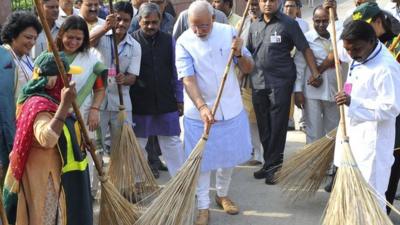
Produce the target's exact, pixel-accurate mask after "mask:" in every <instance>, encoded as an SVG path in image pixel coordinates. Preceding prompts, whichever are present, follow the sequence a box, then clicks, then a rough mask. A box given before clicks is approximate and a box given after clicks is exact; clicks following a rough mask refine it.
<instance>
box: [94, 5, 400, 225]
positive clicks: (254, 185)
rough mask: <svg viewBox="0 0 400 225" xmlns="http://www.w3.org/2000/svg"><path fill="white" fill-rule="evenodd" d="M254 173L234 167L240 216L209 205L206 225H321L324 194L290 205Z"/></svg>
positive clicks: (297, 137) (293, 145) (292, 140)
mask: <svg viewBox="0 0 400 225" xmlns="http://www.w3.org/2000/svg"><path fill="white" fill-rule="evenodd" d="M303 2H306V1H303ZM314 2H315V5H318V4H320V3H321V0H316V1H314ZM338 2H339V4H338V8H339V10H338V12H339V16H340V17H341V18H343V17H345V16H344V15H348V12H349V10H350V9H352V8H353V0H339V1H338ZM378 2H379V4H380V5H381V6H384V5H385V4H386V3H387V2H389V0H379V1H378ZM311 14H312V8H310V7H308V6H307V5H305V6H304V7H303V18H305V19H306V20H308V21H311ZM310 25H311V23H310ZM310 27H311V26H310ZM304 142H305V135H304V133H302V132H299V131H291V132H289V133H288V136H287V143H286V150H285V151H286V155H288V154H290V153H292V152H293V151H294V150H296V149H298V148H301V147H302V146H303V145H304ZM258 169H259V167H254V166H238V167H237V168H236V169H235V173H234V175H233V179H232V183H231V189H230V194H229V195H230V197H231V198H232V200H234V201H235V202H236V203H237V204H238V205H239V207H240V208H241V212H240V214H239V215H235V216H231V215H227V214H226V213H224V212H223V211H222V210H221V209H220V208H219V207H218V206H217V205H216V204H215V202H214V201H212V205H211V219H210V225H318V224H321V222H320V220H321V215H322V213H323V210H324V208H325V206H326V203H327V200H328V198H329V194H328V193H326V192H324V191H323V190H322V189H321V190H320V191H319V192H318V193H317V195H316V196H315V198H313V199H311V200H308V201H303V202H297V203H295V204H293V203H291V202H290V201H289V200H287V199H286V198H285V197H284V196H283V195H282V193H281V191H280V188H279V186H269V185H266V184H264V180H255V179H254V178H253V172H254V171H256V170H258ZM167 180H168V174H167V173H166V172H161V178H160V179H159V180H158V181H159V182H160V184H163V183H165V182H166V181H167ZM212 182H213V183H212V186H213V187H215V186H214V185H215V184H214V179H212ZM211 194H212V199H214V196H215V190H214V189H213V191H212V193H211ZM361 204H362V203H361ZM396 206H397V207H400V205H399V202H396ZM96 211H97V210H96ZM392 219H393V221H394V223H395V224H397V225H400V216H392ZM149 225H151V224H149Z"/></svg>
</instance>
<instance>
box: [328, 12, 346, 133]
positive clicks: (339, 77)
mask: <svg viewBox="0 0 400 225" xmlns="http://www.w3.org/2000/svg"><path fill="white" fill-rule="evenodd" d="M329 19H330V22H331V25H332V37H331V41H332V47H333V56H334V58H335V68H336V80H337V88H338V91H339V92H340V91H342V90H343V76H342V72H341V69H340V61H339V55H338V50H337V43H336V26H335V12H334V11H333V8H329ZM339 111H340V126H339V127H340V129H341V131H342V135H343V137H347V131H346V121H345V112H344V105H341V106H339Z"/></svg>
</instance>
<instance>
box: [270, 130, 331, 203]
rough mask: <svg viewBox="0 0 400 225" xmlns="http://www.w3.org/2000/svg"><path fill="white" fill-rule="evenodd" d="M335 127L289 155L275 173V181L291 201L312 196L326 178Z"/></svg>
mask: <svg viewBox="0 0 400 225" xmlns="http://www.w3.org/2000/svg"><path fill="white" fill-rule="evenodd" d="M335 137H336V129H334V130H332V131H331V132H329V133H328V134H327V135H326V136H325V137H323V138H320V139H318V140H317V141H315V142H313V143H311V144H307V145H305V146H304V147H303V148H302V149H300V150H298V151H297V152H295V153H294V154H293V155H291V156H289V157H288V159H287V160H285V161H284V162H283V165H282V168H281V169H280V171H279V172H278V173H277V178H276V180H277V182H278V183H279V184H280V185H281V186H282V188H283V190H284V193H285V195H287V197H288V198H289V199H291V200H293V201H295V200H298V199H301V198H309V197H312V196H314V194H315V193H316V192H317V191H318V189H319V187H320V185H321V184H322V183H323V181H324V179H325V178H326V172H327V170H328V169H329V167H330V165H331V163H332V161H333V155H334V148H335Z"/></svg>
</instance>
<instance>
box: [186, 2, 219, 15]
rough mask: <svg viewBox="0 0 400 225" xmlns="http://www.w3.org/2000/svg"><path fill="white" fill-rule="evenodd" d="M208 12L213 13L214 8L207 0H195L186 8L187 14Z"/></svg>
mask: <svg viewBox="0 0 400 225" xmlns="http://www.w3.org/2000/svg"><path fill="white" fill-rule="evenodd" d="M204 12H208V13H209V14H210V16H213V15H214V8H213V7H212V5H211V4H210V3H209V2H208V1H207V0H196V1H194V2H192V4H190V6H189V9H188V16H189V17H190V15H194V14H198V13H204Z"/></svg>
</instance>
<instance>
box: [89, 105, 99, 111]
mask: <svg viewBox="0 0 400 225" xmlns="http://www.w3.org/2000/svg"><path fill="white" fill-rule="evenodd" d="M90 109H94V110H97V111H100V108H98V107H94V106H90Z"/></svg>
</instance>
